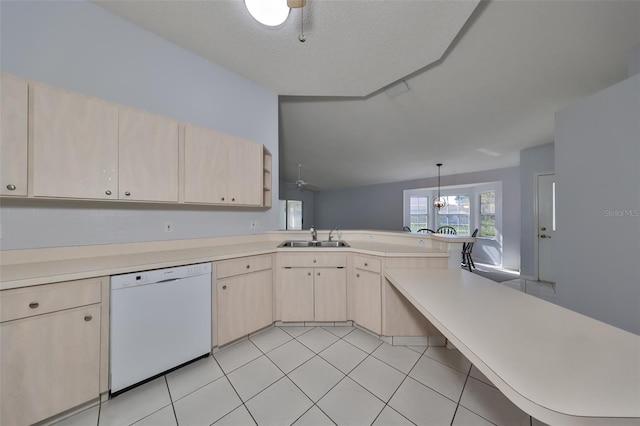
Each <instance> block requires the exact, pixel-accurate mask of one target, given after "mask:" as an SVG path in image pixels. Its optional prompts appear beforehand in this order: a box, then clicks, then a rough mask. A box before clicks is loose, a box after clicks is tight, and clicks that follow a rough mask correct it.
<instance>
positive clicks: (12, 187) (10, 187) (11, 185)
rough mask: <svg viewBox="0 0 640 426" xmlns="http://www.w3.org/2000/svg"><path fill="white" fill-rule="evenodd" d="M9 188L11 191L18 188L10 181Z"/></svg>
mask: <svg viewBox="0 0 640 426" xmlns="http://www.w3.org/2000/svg"><path fill="white" fill-rule="evenodd" d="M7 189H8V190H9V191H15V190H16V186H15V185H14V184H12V183H10V184H9V185H7Z"/></svg>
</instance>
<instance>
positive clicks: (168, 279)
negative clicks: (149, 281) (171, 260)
mask: <svg viewBox="0 0 640 426" xmlns="http://www.w3.org/2000/svg"><path fill="white" fill-rule="evenodd" d="M179 279H180V278H167V279H166V280H160V281H156V282H155V284H160V283H168V282H171V281H178V280H179Z"/></svg>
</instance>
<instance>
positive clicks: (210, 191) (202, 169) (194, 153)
mask: <svg viewBox="0 0 640 426" xmlns="http://www.w3.org/2000/svg"><path fill="white" fill-rule="evenodd" d="M184 143H185V145H184V191H185V192H184V201H185V202H187V203H208V204H227V203H228V200H229V196H228V193H227V186H228V173H229V164H228V156H229V141H228V139H227V135H225V134H223V133H220V132H216V131H215V130H211V129H205V128H203V127H197V126H191V125H188V126H185V134H184Z"/></svg>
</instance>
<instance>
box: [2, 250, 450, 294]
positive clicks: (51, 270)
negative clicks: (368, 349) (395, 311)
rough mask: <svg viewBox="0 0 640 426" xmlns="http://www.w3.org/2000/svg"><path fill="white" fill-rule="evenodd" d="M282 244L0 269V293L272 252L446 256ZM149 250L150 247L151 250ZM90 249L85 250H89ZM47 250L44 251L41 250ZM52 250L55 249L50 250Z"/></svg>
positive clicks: (431, 252) (435, 252)
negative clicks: (290, 246)
mask: <svg viewBox="0 0 640 426" xmlns="http://www.w3.org/2000/svg"><path fill="white" fill-rule="evenodd" d="M281 242H282V241H257V242H251V243H246V242H245V243H242V244H224V245H212V246H210V247H209V246H207V247H197V248H181V249H162V250H156V249H149V250H148V251H145V250H144V249H141V251H140V252H138V253H128V254H111V255H96V256H87V257H82V258H68V259H57V260H55V261H46V262H45V261H40V262H23V263H16V264H5V265H2V266H0V290H7V289H11V288H18V287H26V286H31V285H39V284H45V283H51V282H59V281H67V280H76V279H83V278H90V277H98V276H106V275H115V274H123V273H129V272H136V271H144V270H149V269H157V268H166V267H172V266H179V265H187V264H193V263H201V262H212V261H218V260H226V259H232V258H236V257H243V256H253V255H260V254H269V253H275V252H278V251H279V252H293V251H295V252H309V251H311V250H314V251H323V252H336V251H338V252H352V253H361V254H368V255H374V256H384V257H448V256H449V253H447V252H444V251H442V250H439V249H433V248H430V247H422V246H418V245H401V244H389V243H382V242H375V241H353V242H351V241H347V243H349V244H350V246H351V247H346V248H278V247H277V246H278V245H279V244H280V243H281ZM151 247H152V246H151ZM90 248H91V247H90V246H89V247H88V250H89V249H90ZM44 250H46V249H44ZM52 250H55V249H52Z"/></svg>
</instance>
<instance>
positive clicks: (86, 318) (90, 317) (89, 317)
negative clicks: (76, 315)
mask: <svg viewBox="0 0 640 426" xmlns="http://www.w3.org/2000/svg"><path fill="white" fill-rule="evenodd" d="M92 319H93V317H92V316H91V315H85V316H84V320H85V321H91V320H92Z"/></svg>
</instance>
